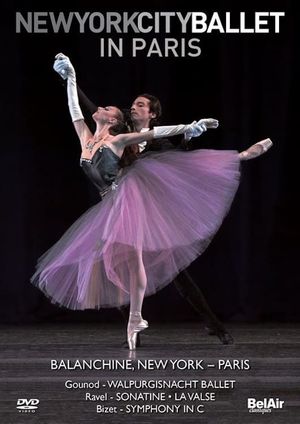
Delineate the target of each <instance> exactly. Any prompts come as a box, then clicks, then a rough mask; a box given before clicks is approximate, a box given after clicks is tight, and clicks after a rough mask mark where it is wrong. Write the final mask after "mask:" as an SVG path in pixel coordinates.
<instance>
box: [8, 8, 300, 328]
mask: <svg viewBox="0 0 300 424" xmlns="http://www.w3.org/2000/svg"><path fill="white" fill-rule="evenodd" d="M192 3H193V2H189V1H185V2H179V1H174V2H171V3H169V4H168V3H166V2H165V3H164V4H163V5H162V4H161V2H156V1H152V2H150V4H149V3H147V4H141V3H140V4H138V3H135V4H134V3H133V2H129V4H128V2H127V3H125V2H124V3H117V2H113V1H112V2H110V3H109V4H108V3H100V2H90V1H86V2H84V3H82V2H81V6H79V5H78V4H76V2H72V4H71V7H68V3H62V4H61V7H60V8H59V9H58V8H54V6H53V5H51V4H49V5H46V3H44V2H43V3H38V2H30V1H27V2H22V4H21V2H20V3H18V2H15V3H14V2H7V4H6V7H5V9H4V12H3V13H2V19H3V20H4V22H3V24H2V25H1V31H2V34H1V41H2V48H1V50H2V55H1V56H2V60H1V63H2V64H1V73H2V77H1V79H2V83H3V86H2V90H1V91H2V95H1V120H2V134H1V138H2V148H1V156H2V160H1V174H2V175H1V210H2V213H3V217H2V219H1V224H2V236H1V240H2V243H3V244H2V249H1V250H2V253H1V286H0V287H1V288H0V290H1V291H0V318H1V322H9V323H16V324H20V323H27V322H35V321H45V320H99V321H108V320H112V321H114V320H119V319H120V315H119V313H118V312H117V311H115V310H101V311H84V312H72V311H68V310H64V309H59V308H58V307H56V306H54V305H51V304H50V303H49V301H48V300H47V299H46V298H45V297H44V295H43V294H42V293H40V292H39V291H38V290H37V289H36V288H34V287H32V286H31V284H30V283H29V279H30V276H31V275H32V274H33V272H34V266H35V263H36V260H37V258H38V257H39V256H40V255H41V254H42V253H43V252H44V251H45V250H47V249H48V248H49V247H50V246H51V245H52V244H53V243H54V242H55V241H56V240H57V239H58V238H59V237H60V235H61V234H62V233H63V232H64V231H65V230H66V229H67V228H68V227H69V226H70V224H71V223H72V222H73V221H74V220H76V218H77V217H78V216H79V215H80V214H81V213H83V212H84V211H85V210H86V209H87V208H89V207H90V206H91V205H92V204H94V203H95V202H96V201H97V196H96V191H94V189H93V188H92V187H91V185H90V183H89V182H88V181H87V180H86V178H85V176H84V175H83V173H82V171H81V169H80V167H79V154H80V148H79V143H78V141H77V138H76V134H75V131H74V130H73V128H72V123H71V119H70V117H69V114H68V108H67V102H66V95H65V90H64V88H63V87H62V85H61V83H60V78H59V77H58V76H57V75H56V74H55V72H54V71H53V69H52V64H53V58H54V55H55V54H56V53H58V52H61V51H62V52H64V53H65V54H67V55H69V56H70V58H71V60H72V62H73V63H74V66H75V69H76V71H77V79H78V83H79V84H80V86H81V87H82V88H83V90H84V91H85V92H86V93H87V94H88V95H89V97H90V98H91V99H92V100H93V101H94V102H95V103H97V104H100V105H106V104H116V105H118V106H120V107H129V106H130V104H131V102H132V100H133V99H134V98H135V97H136V96H137V95H138V94H140V93H142V92H149V93H153V94H155V95H157V96H158V97H159V98H160V99H161V102H162V105H163V120H162V123H165V124H171V123H189V122H190V121H192V120H194V119H200V118H203V117H215V118H217V119H219V121H220V127H219V129H217V130H216V131H208V132H207V133H206V134H205V135H204V136H202V137H201V138H200V139H199V144H200V145H201V147H204V148H215V149H237V150H242V149H244V148H246V147H248V146H249V145H250V144H252V143H254V142H256V141H259V140H260V139H263V138H266V137H270V138H271V139H272V140H273V142H274V146H273V148H272V149H271V150H270V151H269V152H268V153H267V154H266V155H265V156H263V157H261V158H259V159H256V160H254V161H249V162H247V163H244V164H243V172H242V180H241V184H240V188H239V191H238V193H237V196H236V198H235V201H234V203H233V206H232V209H231V211H230V213H229V215H228V216H227V218H226V220H225V221H224V224H223V226H222V228H221V230H220V231H219V233H218V234H217V236H216V237H215V239H214V240H213V242H212V244H211V245H210V247H209V248H208V249H207V251H206V252H205V253H204V254H203V255H202V257H200V258H199V259H198V260H196V261H195V262H194V263H193V264H192V265H191V268H190V269H191V272H192V275H193V276H194V278H195V279H197V281H198V282H199V285H200V286H201V288H202V289H203V291H204V293H205V294H206V296H207V299H208V301H209V303H210V304H211V306H212V308H213V309H214V311H215V312H216V313H217V314H218V315H219V316H220V317H221V318H222V319H223V320H227V321H264V320H275V321H288V320H295V321H296V320H299V318H300V308H299V306H298V305H299V294H300V290H299V263H298V262H299V254H298V253H299V248H298V240H299V233H300V231H299V230H300V224H299V216H300V214H299V212H300V211H299V206H298V204H299V202H297V196H298V192H299V186H298V175H299V165H298V162H299V158H298V153H297V152H298V130H299V118H298V109H299V107H298V99H299V96H298V88H299V61H298V57H297V55H298V48H299V46H298V44H297V42H296V34H297V31H298V28H299V25H298V26H297V19H298V18H297V12H296V1H295V2H293V1H281V2H274V1H272V2H271V1H270V2H266V1H261V2H259V3H258V2H257V3H255V2H250V1H246V2H245V1H244V2H243V1H242V2H239V3H236V4H235V2H231V1H227V2H226V7H225V6H224V3H225V2H208V1H206V2H199V3H198V6H197V7H196V5H192ZM69 6H70V5H69ZM42 10H44V11H65V12H68V11H71V10H72V11H93V10H94V11H101V12H105V11H109V10H110V11H125V10H127V11H135V10H139V11H145V10H148V11H179V10H180V11H197V10H198V11H204V12H206V13H210V11H218V12H220V13H221V12H222V11H230V12H231V13H232V16H234V13H237V12H239V11H246V12H248V13H251V12H254V11H259V10H264V11H284V12H285V13H286V16H285V18H283V19H282V20H281V31H280V34H255V35H251V34H249V35H247V34H227V35H226V34H219V33H217V32H216V33H213V34H212V35H210V34H196V35H194V36H196V37H197V38H200V40H201V44H200V45H201V49H202V54H201V55H200V56H199V57H198V58H188V57H185V58H155V57H154V56H153V57H151V58H146V57H145V55H140V56H139V57H138V58H131V57H130V55H129V54H128V55H126V57H123V58H114V59H113V58H110V59H109V58H100V57H99V38H101V37H102V34H90V33H86V34H79V33H77V32H75V31H73V32H72V33H70V34H51V33H49V34H26V33H25V32H23V33H22V34H15V12H16V11H23V12H25V11H42ZM236 16H237V15H236ZM298 24H299V22H298ZM120 36H121V37H126V35H122V34H121V35H120ZM136 36H137V37H144V38H145V39H149V38H152V37H156V38H158V39H159V40H163V38H164V37H177V38H180V37H181V35H180V34H179V33H178V32H177V33H176V32H174V33H173V34H171V35H168V34H151V35H149V36H146V35H143V34H137V35H136ZM192 37H193V36H192V35H186V36H185V38H192ZM171 189H173V188H171ZM174 189H175V188H174ZM144 315H145V316H146V317H147V318H149V320H150V321H153V320H159V321H173V320H188V319H197V317H196V315H195V314H194V312H193V311H192V310H191V309H190V307H189V306H188V305H187V304H185V302H184V301H183V300H182V299H181V298H180V296H179V294H178V293H177V291H176V290H175V288H174V287H172V285H170V286H168V287H167V288H165V289H164V290H162V291H161V292H160V293H158V294H157V295H155V296H153V297H151V298H148V299H146V301H145V306H144Z"/></svg>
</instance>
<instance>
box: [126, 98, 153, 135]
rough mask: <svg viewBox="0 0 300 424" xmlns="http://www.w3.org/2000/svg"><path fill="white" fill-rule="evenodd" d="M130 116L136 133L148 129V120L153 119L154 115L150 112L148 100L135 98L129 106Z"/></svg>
mask: <svg viewBox="0 0 300 424" xmlns="http://www.w3.org/2000/svg"><path fill="white" fill-rule="evenodd" d="M130 116H131V120H132V123H133V125H134V127H135V130H136V131H140V130H141V129H142V128H148V127H149V123H150V120H151V119H152V118H155V113H153V112H150V100H149V99H146V98H145V97H137V98H136V99H135V100H134V102H133V103H132V105H131V108H130Z"/></svg>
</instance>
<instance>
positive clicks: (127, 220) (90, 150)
mask: <svg viewBox="0 0 300 424" xmlns="http://www.w3.org/2000/svg"><path fill="white" fill-rule="evenodd" d="M62 70H64V72H67V78H68V82H67V84H68V87H67V92H68V104H69V110H70V114H71V117H72V120H73V123H74V127H75V129H76V132H77V134H78V136H79V139H80V142H81V147H82V155H81V165H82V167H83V170H84V171H85V172H86V173H87V175H88V176H89V177H90V179H91V180H92V181H93V182H94V184H95V185H96V186H97V187H98V189H99V191H100V193H101V195H102V196H104V195H105V197H104V199H103V201H102V202H100V203H98V204H97V205H95V206H94V207H92V208H91V209H89V210H88V211H87V212H86V213H85V214H84V215H83V216H82V217H80V218H79V219H78V220H77V221H76V222H75V223H74V224H73V225H72V226H71V228H70V229H69V230H68V231H67V232H66V233H65V234H64V236H63V237H62V238H61V239H60V240H59V241H58V242H57V243H56V244H55V245H54V246H53V247H52V248H51V249H50V250H49V251H48V252H46V254H44V255H43V256H42V258H41V259H40V260H39V263H38V266H37V270H36V273H35V275H34V276H33V277H32V282H33V283H34V284H36V285H37V286H38V287H39V288H40V289H41V290H43V291H44V292H45V293H46V294H47V295H48V296H49V297H50V298H51V299H52V301H53V302H56V303H58V304H59V305H63V306H66V307H69V308H71V309H87V308H100V307H105V306H106V307H112V306H120V305H123V304H127V303H130V317H129V322H128V328H127V336H128V344H129V348H130V349H135V345H136V337H137V334H138V332H140V331H141V330H143V329H145V328H147V327H148V323H147V321H145V320H143V318H142V315H141V310H142V303H143V298H144V296H145V295H150V294H152V293H154V292H156V291H157V290H158V289H160V288H162V287H164V286H165V285H166V284H168V283H169V282H170V281H172V279H173V278H174V276H175V275H176V274H177V273H178V272H179V271H180V270H181V269H183V268H185V267H186V266H188V265H189V264H190V263H191V262H192V261H193V260H194V259H195V258H196V257H197V256H198V255H199V254H201V253H202V252H203V251H204V250H205V248H206V247H207V245H208V244H209V242H210V241H211V239H212V237H213V236H214V234H215V233H216V231H217V230H218V228H219V226H220V225H221V222H222V220H223V218H224V216H225V215H226V214H227V212H228V210H229V207H230V204H231V202H232V199H233V197H234V194H235V192H236V189H237V187H238V181H239V162H240V160H241V159H243V157H246V156H249V155H250V156H251V155H253V154H256V155H259V154H260V152H261V151H264V150H267V148H268V145H269V144H270V142H269V141H263V142H260V143H257V144H256V145H254V146H252V148H250V149H252V150H251V151H250V150H249V152H248V153H247V152H242V153H243V154H238V153H237V152H235V151H213V150H206V151H192V152H186V153H184V155H183V154H182V153H180V152H166V153H155V154H154V153H151V154H149V155H148V156H146V157H144V158H142V159H139V160H136V161H135V163H134V164H133V165H132V166H130V167H128V168H127V169H125V170H123V172H122V174H121V175H120V174H119V161H120V158H121V156H122V154H123V151H124V148H125V146H127V145H131V144H136V143H139V142H141V141H144V140H146V141H147V140H151V139H152V138H161V137H168V136H172V135H175V134H183V133H186V134H187V136H189V137H190V136H191V137H193V136H199V135H200V134H201V133H202V132H203V130H204V129H206V128H209V127H211V128H215V127H216V126H217V124H218V123H217V121H216V120H211V119H207V120H200V121H199V122H198V123H195V124H191V125H179V126H168V127H155V128H154V129H153V130H151V131H148V132H147V133H131V134H128V133H122V131H124V124H123V122H122V113H121V111H120V110H119V109H118V108H116V107H114V106H109V107H106V108H98V110H97V111H96V112H95V114H94V115H93V118H94V120H95V122H96V125H97V127H96V132H95V134H94V135H92V134H91V132H90V131H89V129H88V128H87V126H86V124H85V123H84V120H83V116H82V113H81V110H80V107H79V104H78V97H77V91H76V77H75V71H74V68H73V67H72V65H71V64H70V62H69V61H68V60H66V59H64V62H63V61H62ZM251 152H252V153H251ZM172 187H176V190H174V191H173V190H172Z"/></svg>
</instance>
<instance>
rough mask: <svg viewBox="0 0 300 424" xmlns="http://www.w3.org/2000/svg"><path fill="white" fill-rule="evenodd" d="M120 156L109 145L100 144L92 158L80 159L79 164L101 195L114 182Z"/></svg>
mask: <svg viewBox="0 0 300 424" xmlns="http://www.w3.org/2000/svg"><path fill="white" fill-rule="evenodd" d="M119 162H120V158H119V156H117V155H116V154H115V153H114V152H113V151H112V150H111V149H110V148H109V147H107V146H101V147H100V148H99V149H98V150H96V152H95V153H94V156H93V157H92V159H84V158H81V159H80V166H81V167H82V169H83V171H84V173H85V174H86V175H87V177H88V178H89V180H90V181H91V182H92V183H93V184H94V185H95V186H96V187H97V189H98V190H99V192H100V195H101V196H102V197H103V196H104V195H105V194H106V193H107V192H108V190H109V189H110V188H111V186H112V184H113V183H114V181H115V179H116V177H117V175H118V172H119V169H120V165H119Z"/></svg>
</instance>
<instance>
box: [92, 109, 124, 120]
mask: <svg viewBox="0 0 300 424" xmlns="http://www.w3.org/2000/svg"><path fill="white" fill-rule="evenodd" d="M92 116H93V119H94V121H95V122H99V123H101V124H106V123H110V124H114V123H115V122H116V121H118V120H122V112H121V111H120V109H118V108H117V107H115V106H105V107H101V106H99V107H98V109H97V111H96V112H95V113H94V114H93V115H92Z"/></svg>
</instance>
